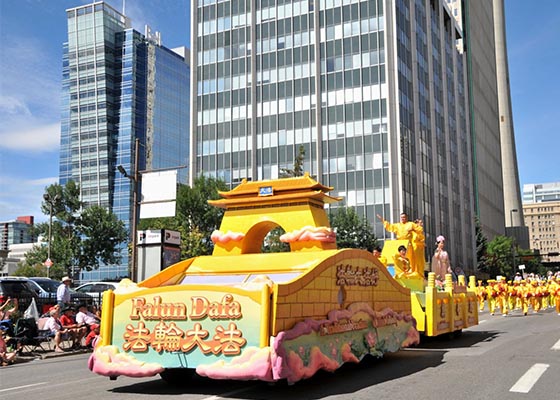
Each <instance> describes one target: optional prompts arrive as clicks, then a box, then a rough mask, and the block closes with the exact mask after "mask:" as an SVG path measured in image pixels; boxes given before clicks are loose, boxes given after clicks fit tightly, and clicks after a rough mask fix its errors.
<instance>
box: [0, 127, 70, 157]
mask: <svg viewBox="0 0 560 400" xmlns="http://www.w3.org/2000/svg"><path fill="white" fill-rule="evenodd" d="M59 146H60V123H59V122H56V123H52V124H48V125H39V126H25V127H18V128H12V129H10V130H6V129H5V130H4V131H3V132H1V131H0V148H5V149H7V150H11V151H26V152H40V153H44V152H45V151H55V150H58V148H59Z"/></svg>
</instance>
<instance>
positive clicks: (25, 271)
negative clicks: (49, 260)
mask: <svg viewBox="0 0 560 400" xmlns="http://www.w3.org/2000/svg"><path fill="white" fill-rule="evenodd" d="M49 272H50V271H49ZM14 275H15V276H47V267H45V266H44V265H41V264H36V265H27V264H24V263H20V264H19V265H18V267H17V269H16V270H15V272H14Z"/></svg>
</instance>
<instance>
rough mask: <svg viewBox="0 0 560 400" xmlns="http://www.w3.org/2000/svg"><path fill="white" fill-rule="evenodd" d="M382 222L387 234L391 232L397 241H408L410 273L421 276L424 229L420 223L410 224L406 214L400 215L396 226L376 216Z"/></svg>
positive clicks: (422, 269)
mask: <svg viewBox="0 0 560 400" xmlns="http://www.w3.org/2000/svg"><path fill="white" fill-rule="evenodd" d="M377 218H379V219H380V220H381V221H382V222H383V226H384V227H385V230H386V231H387V232H392V233H394V234H395V236H396V237H397V240H408V241H409V242H410V243H411V244H412V255H411V257H410V258H411V260H410V261H411V268H412V272H414V273H415V274H417V275H418V276H422V275H423V272H424V264H425V263H426V260H425V258H424V247H425V245H424V228H423V227H422V223H421V222H419V221H416V222H412V221H409V220H408V215H406V213H401V215H400V222H398V223H396V224H391V223H389V222H388V221H385V220H384V219H383V217H382V216H381V215H379V214H377Z"/></svg>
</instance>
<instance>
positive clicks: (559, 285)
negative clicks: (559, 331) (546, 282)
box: [551, 280, 560, 315]
mask: <svg viewBox="0 0 560 400" xmlns="http://www.w3.org/2000/svg"><path fill="white" fill-rule="evenodd" d="M551 292H552V293H553V297H554V304H555V305H556V312H557V313H558V315H560V281H558V280H556V281H554V282H553V284H552V289H551Z"/></svg>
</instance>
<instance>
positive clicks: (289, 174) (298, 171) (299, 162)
mask: <svg viewBox="0 0 560 400" xmlns="http://www.w3.org/2000/svg"><path fill="white" fill-rule="evenodd" d="M303 160H305V147H303V145H300V146H299V154H298V155H297V156H296V159H295V160H294V169H289V168H281V169H280V174H279V177H280V178H295V177H297V176H303Z"/></svg>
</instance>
